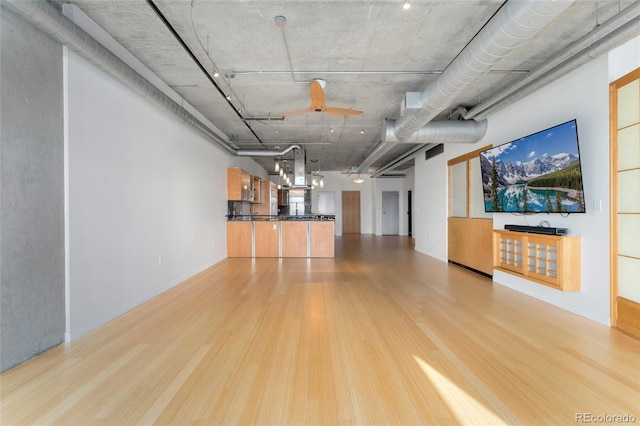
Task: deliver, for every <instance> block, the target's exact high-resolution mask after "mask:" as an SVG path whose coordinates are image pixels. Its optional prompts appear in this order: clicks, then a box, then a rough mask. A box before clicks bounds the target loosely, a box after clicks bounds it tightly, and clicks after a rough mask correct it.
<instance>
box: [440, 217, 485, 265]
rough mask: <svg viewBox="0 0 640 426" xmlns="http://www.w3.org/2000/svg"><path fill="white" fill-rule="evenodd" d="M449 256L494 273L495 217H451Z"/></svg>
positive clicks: (450, 258) (459, 261)
mask: <svg viewBox="0 0 640 426" xmlns="http://www.w3.org/2000/svg"><path fill="white" fill-rule="evenodd" d="M448 258H449V260H451V261H453V262H456V263H459V264H461V265H464V266H468V267H470V268H473V269H475V270H478V271H480V272H484V273H485V274H489V275H493V219H474V218H458V217H450V218H449V250H448Z"/></svg>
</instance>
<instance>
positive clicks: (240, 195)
mask: <svg viewBox="0 0 640 426" xmlns="http://www.w3.org/2000/svg"><path fill="white" fill-rule="evenodd" d="M253 197H254V192H253V178H252V176H251V175H250V174H249V173H248V172H246V171H244V170H242V169H240V168H238V167H233V168H228V169H227V200H229V201H248V202H253Z"/></svg>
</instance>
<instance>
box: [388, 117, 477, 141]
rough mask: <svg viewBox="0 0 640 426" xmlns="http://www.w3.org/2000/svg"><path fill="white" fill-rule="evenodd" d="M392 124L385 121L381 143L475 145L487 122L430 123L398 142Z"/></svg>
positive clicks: (455, 121)
mask: <svg viewBox="0 0 640 426" xmlns="http://www.w3.org/2000/svg"><path fill="white" fill-rule="evenodd" d="M394 124H395V123H394V122H393V121H392V120H385V125H384V126H383V129H382V130H383V132H382V142H383V143H419V144H425V143H434V144H438V143H475V142H478V141H479V140H480V139H482V138H483V137H484V135H485V134H486V133H487V120H482V121H474V120H466V121H464V120H449V121H432V122H430V123H427V125H426V126H423V127H421V128H419V129H418V131H416V132H414V133H413V134H412V135H411V136H410V137H409V138H407V139H404V140H399V139H398V138H397V136H396V133H395V128H394Z"/></svg>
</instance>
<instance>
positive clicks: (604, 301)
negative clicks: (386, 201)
mask: <svg viewBox="0 0 640 426" xmlns="http://www.w3.org/2000/svg"><path fill="white" fill-rule="evenodd" d="M635 66H636V67H637V66H638V64H636V65H635ZM608 84H609V68H608V59H607V57H602V58H599V59H596V60H593V61H591V62H589V63H588V64H586V65H584V66H582V67H580V68H579V69H577V70H575V71H573V72H571V73H568V74H567V75H565V76H563V77H562V78H561V79H558V80H557V81H555V82H553V83H551V84H549V85H547V86H545V87H543V88H542V89H540V90H538V91H537V92H535V93H533V94H531V95H530V96H527V97H526V98H524V99H522V100H520V101H518V102H517V103H515V104H513V105H511V106H509V107H508V108H506V109H505V110H503V111H500V112H499V113H496V114H494V115H493V116H491V117H489V119H488V120H489V128H488V131H487V135H486V136H485V137H484V138H483V140H481V141H479V142H478V143H476V144H473V145H446V146H445V152H444V155H440V156H437V157H435V158H433V159H431V160H429V161H424V154H423V152H420V153H418V155H417V156H416V167H415V180H416V189H415V193H416V196H415V199H416V201H415V221H414V222H415V225H414V229H415V232H414V235H415V237H416V250H419V251H421V252H423V253H425V254H428V255H430V256H433V257H436V258H438V259H440V260H443V261H445V260H446V258H447V243H446V241H447V238H446V236H447V166H446V162H447V160H449V159H451V158H454V157H457V156H459V155H461V154H464V153H466V152H469V151H472V150H474V149H478V148H480V147H483V146H486V145H491V144H494V145H499V144H502V143H505V142H509V141H511V140H514V139H516V138H519V137H522V136H526V135H528V134H531V133H534V132H537V131H539V130H543V129H545V128H548V127H551V126H554V125H556V124H560V123H563V122H565V121H568V120H571V119H573V118H576V119H577V121H578V132H579V139H580V154H581V160H582V170H583V174H584V189H585V202H586V207H587V213H586V214H572V215H569V216H568V217H562V216H560V215H557V214H552V215H546V214H545V215H535V216H522V215H511V214H502V213H501V214H494V228H495V229H502V228H503V227H504V225H505V224H522V225H537V224H538V223H539V222H540V221H541V220H547V221H549V222H550V223H551V226H555V227H565V228H569V229H570V232H571V234H573V235H579V236H580V237H581V238H582V289H581V291H579V292H560V291H557V290H553V289H551V288H548V287H546V286H542V285H539V284H536V283H533V282H531V281H528V280H524V279H519V278H517V277H515V276H513V275H509V274H505V273H501V272H498V271H496V272H495V275H494V282H495V283H496V284H501V285H505V286H508V287H511V288H514V289H516V290H518V291H521V292H523V293H526V294H529V295H531V296H533V297H536V298H538V299H541V300H544V301H547V302H549V303H551V304H553V305H556V306H559V307H562V308H564V309H567V310H569V311H571V312H574V313H577V314H579V315H582V316H585V317H587V318H590V319H592V320H594V321H597V322H600V323H603V324H609V263H608V260H609V134H608V120H609V115H608V114H609V107H608V99H609V98H608ZM599 205H601V206H602V207H601V209H598V208H596V206H599Z"/></svg>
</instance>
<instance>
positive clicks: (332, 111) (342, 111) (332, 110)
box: [324, 106, 364, 115]
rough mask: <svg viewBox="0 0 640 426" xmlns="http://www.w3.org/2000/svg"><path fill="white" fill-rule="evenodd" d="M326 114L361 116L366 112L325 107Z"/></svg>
mask: <svg viewBox="0 0 640 426" xmlns="http://www.w3.org/2000/svg"><path fill="white" fill-rule="evenodd" d="M324 112H325V113H327V114H331V115H360V114H362V113H363V112H364V111H358V110H356V109H346V108H336V107H330V106H328V107H325V109H324Z"/></svg>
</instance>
